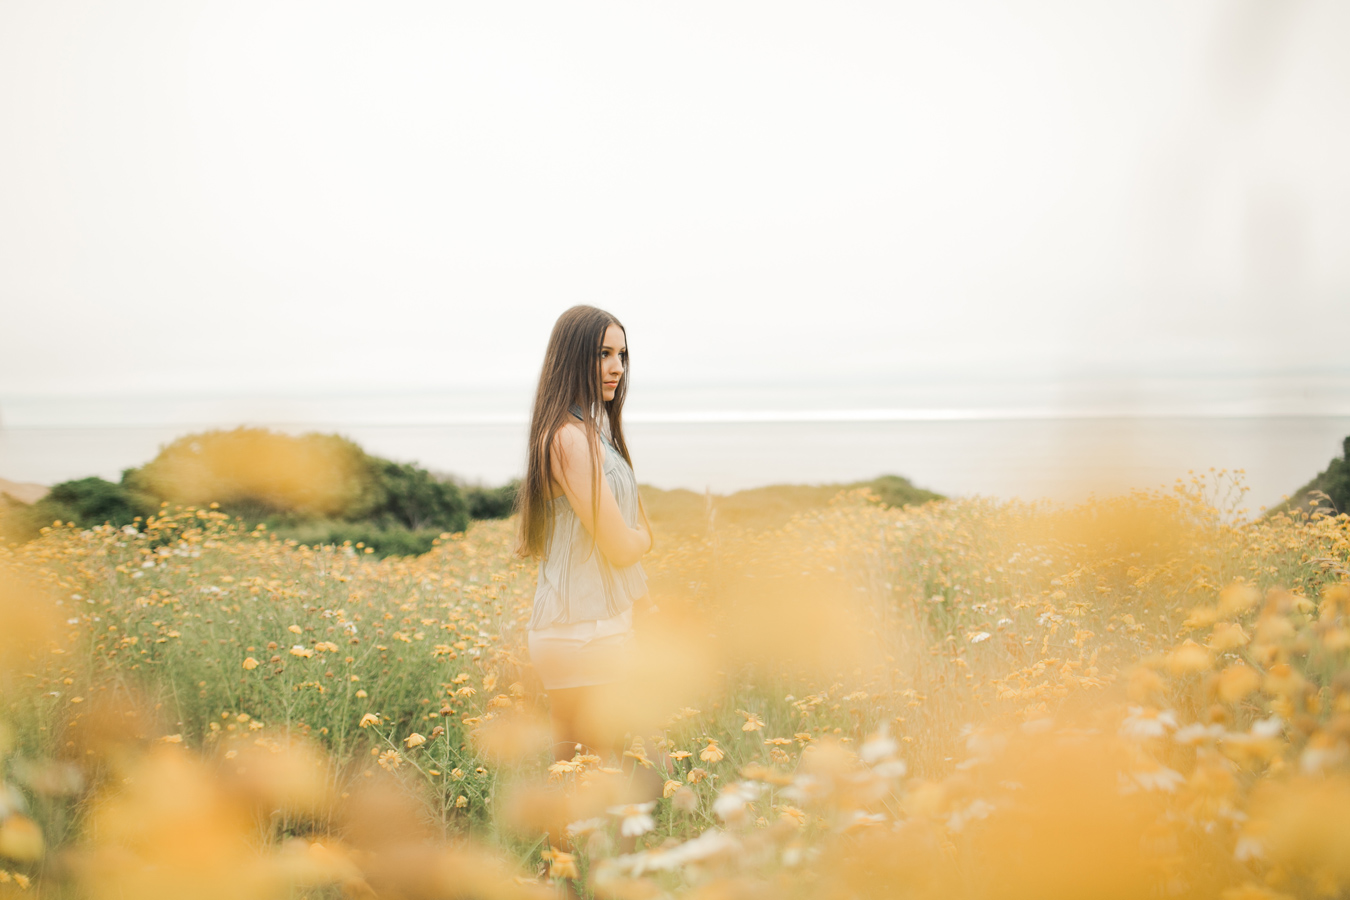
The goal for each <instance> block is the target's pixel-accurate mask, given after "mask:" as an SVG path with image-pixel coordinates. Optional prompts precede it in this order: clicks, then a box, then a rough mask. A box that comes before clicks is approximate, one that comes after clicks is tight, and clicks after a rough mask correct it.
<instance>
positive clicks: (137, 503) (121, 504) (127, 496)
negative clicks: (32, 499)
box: [2, 476, 158, 541]
mask: <svg viewBox="0 0 1350 900" xmlns="http://www.w3.org/2000/svg"><path fill="white" fill-rule="evenodd" d="M157 506H158V503H157V502H156V501H154V500H153V499H152V498H149V497H146V496H145V495H143V494H141V493H139V492H137V491H135V490H133V489H131V488H129V487H127V486H126V485H125V484H117V483H116V482H112V481H107V480H105V479H102V478H99V477H97V476H90V477H89V478H78V479H75V480H73V481H63V482H61V483H60V484H58V485H56V486H55V487H53V488H52V489H51V490H50V491H49V492H48V493H47V495H46V496H45V497H43V498H42V499H41V500H39V501H37V502H36V503H33V504H31V505H29V504H24V503H20V502H19V501H17V500H12V499H10V498H8V497H6V498H5V500H4V509H3V511H2V512H3V520H4V529H3V530H4V536H5V538H6V539H8V540H15V541H24V540H28V539H30V538H33V537H36V536H37V534H38V532H39V531H40V530H41V529H42V528H43V527H45V526H47V525H51V524H52V523H53V522H58V521H59V522H73V523H75V524H76V525H80V526H83V527H85V528H89V527H92V526H94V525H103V524H111V525H116V526H121V525H130V524H131V523H132V522H134V521H135V520H136V519H137V518H140V517H143V516H146V515H149V514H150V513H151V512H153V511H154V510H155V508H156V507H157Z"/></svg>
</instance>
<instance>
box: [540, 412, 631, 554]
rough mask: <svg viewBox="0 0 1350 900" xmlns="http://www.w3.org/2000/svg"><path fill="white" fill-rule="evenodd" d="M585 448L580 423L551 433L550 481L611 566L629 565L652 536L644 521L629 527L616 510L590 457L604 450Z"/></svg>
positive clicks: (613, 501)
mask: <svg viewBox="0 0 1350 900" xmlns="http://www.w3.org/2000/svg"><path fill="white" fill-rule="evenodd" d="M591 450H592V451H593V454H592V452H588V450H587V447H586V431H585V429H583V428H582V427H581V426H580V425H575V424H570V423H569V424H567V425H564V426H563V427H562V428H559V429H558V433H557V434H556V435H554V437H553V454H552V456H553V471H552V475H553V481H554V483H555V484H557V485H558V486H559V487H561V488H562V490H563V494H565V495H566V497H567V502H568V503H570V504H572V509H573V511H574V512H576V514H577V518H578V519H580V520H581V524H582V527H584V528H585V529H586V531H588V532H589V533H590V534H591V535H592V536H593V537H594V538H595V542H596V544H597V545H598V546H599V547H600V552H601V553H603V554H605V558H606V559H608V560H609V561H610V564H611V565H615V566H620V567H622V566H631V565H633V564H634V563H636V562H637V561H638V560H640V559H641V558H642V555H643V554H644V553H646V552H647V551H648V550H650V549H651V546H652V538H651V534H650V533H648V531H647V528H646V524H645V522H639V523H638V527H637V528H629V527H628V523H626V522H624V520H623V514H622V513H620V512H619V504H618V502H617V501H616V500H615V499H614V494H613V492H612V491H610V489H609V482H607V481H605V479H604V478H602V477H600V473H599V471H597V470H596V469H595V468H593V463H592V462H591V460H592V459H595V460H596V461H597V462H598V461H599V460H600V459H602V458H603V453H604V450H603V448H602V447H600V446H599V441H598V439H597V441H596V446H594V447H592V448H591ZM595 478H600V509H599V516H598V518H597V517H596V516H595V515H594V514H593V513H594V509H593V508H592V506H591V485H592V482H593V480H594V479H595Z"/></svg>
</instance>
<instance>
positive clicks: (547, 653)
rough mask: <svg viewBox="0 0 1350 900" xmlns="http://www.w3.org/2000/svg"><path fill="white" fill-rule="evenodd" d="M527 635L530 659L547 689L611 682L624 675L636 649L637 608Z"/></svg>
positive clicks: (541, 629) (551, 627)
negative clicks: (608, 617)
mask: <svg viewBox="0 0 1350 900" xmlns="http://www.w3.org/2000/svg"><path fill="white" fill-rule="evenodd" d="M527 637H528V641H529V646H530V663H531V664H532V665H533V666H534V670H535V671H536V672H538V673H539V678H540V680H542V681H543V682H544V690H546V691H548V690H554V689H557V688H575V687H589V686H591V685H596V684H609V683H611V682H614V681H618V680H619V679H621V678H622V677H623V672H624V669H625V668H626V667H627V666H628V663H629V657H630V655H631V654H632V652H633V610H631V609H626V610H624V611H623V612H621V613H619V614H618V615H617V616H614V617H613V618H612V619H597V620H594V621H589V622H573V623H571V624H569V625H553V626H550V627H548V628H540V629H536V630H533V631H530V632H529V633H528V636H527Z"/></svg>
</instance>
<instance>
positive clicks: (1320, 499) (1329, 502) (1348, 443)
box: [1279, 437, 1350, 513]
mask: <svg viewBox="0 0 1350 900" xmlns="http://www.w3.org/2000/svg"><path fill="white" fill-rule="evenodd" d="M1310 501H1313V502H1310ZM1313 505H1316V507H1317V508H1318V509H1321V510H1323V511H1325V512H1331V513H1350V437H1347V438H1346V439H1345V440H1344V441H1343V442H1342V443H1341V456H1340V458H1338V459H1333V460H1332V461H1331V463H1330V464H1329V465H1328V466H1327V468H1326V471H1324V472H1321V473H1319V474H1318V476H1317V477H1316V478H1314V479H1313V480H1312V481H1310V482H1308V483H1307V484H1305V485H1304V486H1303V487H1301V488H1299V489H1298V492H1297V493H1296V494H1294V496H1293V497H1292V498H1290V500H1289V503H1288V504H1284V505H1283V506H1281V507H1279V508H1280V509H1284V508H1288V507H1289V506H1293V507H1297V508H1301V509H1304V510H1308V509H1310V508H1311V507H1312V506H1313Z"/></svg>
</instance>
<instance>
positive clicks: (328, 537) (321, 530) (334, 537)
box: [272, 519, 445, 559]
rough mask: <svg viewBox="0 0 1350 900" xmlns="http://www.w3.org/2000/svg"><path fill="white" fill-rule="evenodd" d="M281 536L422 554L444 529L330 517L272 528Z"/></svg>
mask: <svg viewBox="0 0 1350 900" xmlns="http://www.w3.org/2000/svg"><path fill="white" fill-rule="evenodd" d="M272 530H273V531H274V532H275V533H276V535H277V536H278V537H280V538H285V539H289V540H294V541H296V542H298V543H301V544H306V545H308V546H311V547H317V546H320V545H323V544H335V545H339V546H341V545H344V544H349V545H351V546H352V547H353V548H354V549H355V550H356V551H357V552H358V553H359V552H362V551H364V550H365V548H367V547H369V548H370V549H371V550H372V551H373V554H374V556H376V557H377V558H380V559H383V558H384V557H386V556H421V555H422V554H423V553H426V552H427V551H429V550H430V549H431V548H432V545H433V544H435V542H436V538H438V537H439V536H440V535H442V534H444V533H445V532H443V531H441V530H440V529H437V528H424V529H421V530H416V531H414V530H411V529H408V528H405V527H403V526H400V525H380V524H378V523H374V522H339V521H334V520H331V519H320V520H316V521H309V522H300V523H296V524H291V525H282V526H280V527H277V528H273V529H272Z"/></svg>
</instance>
